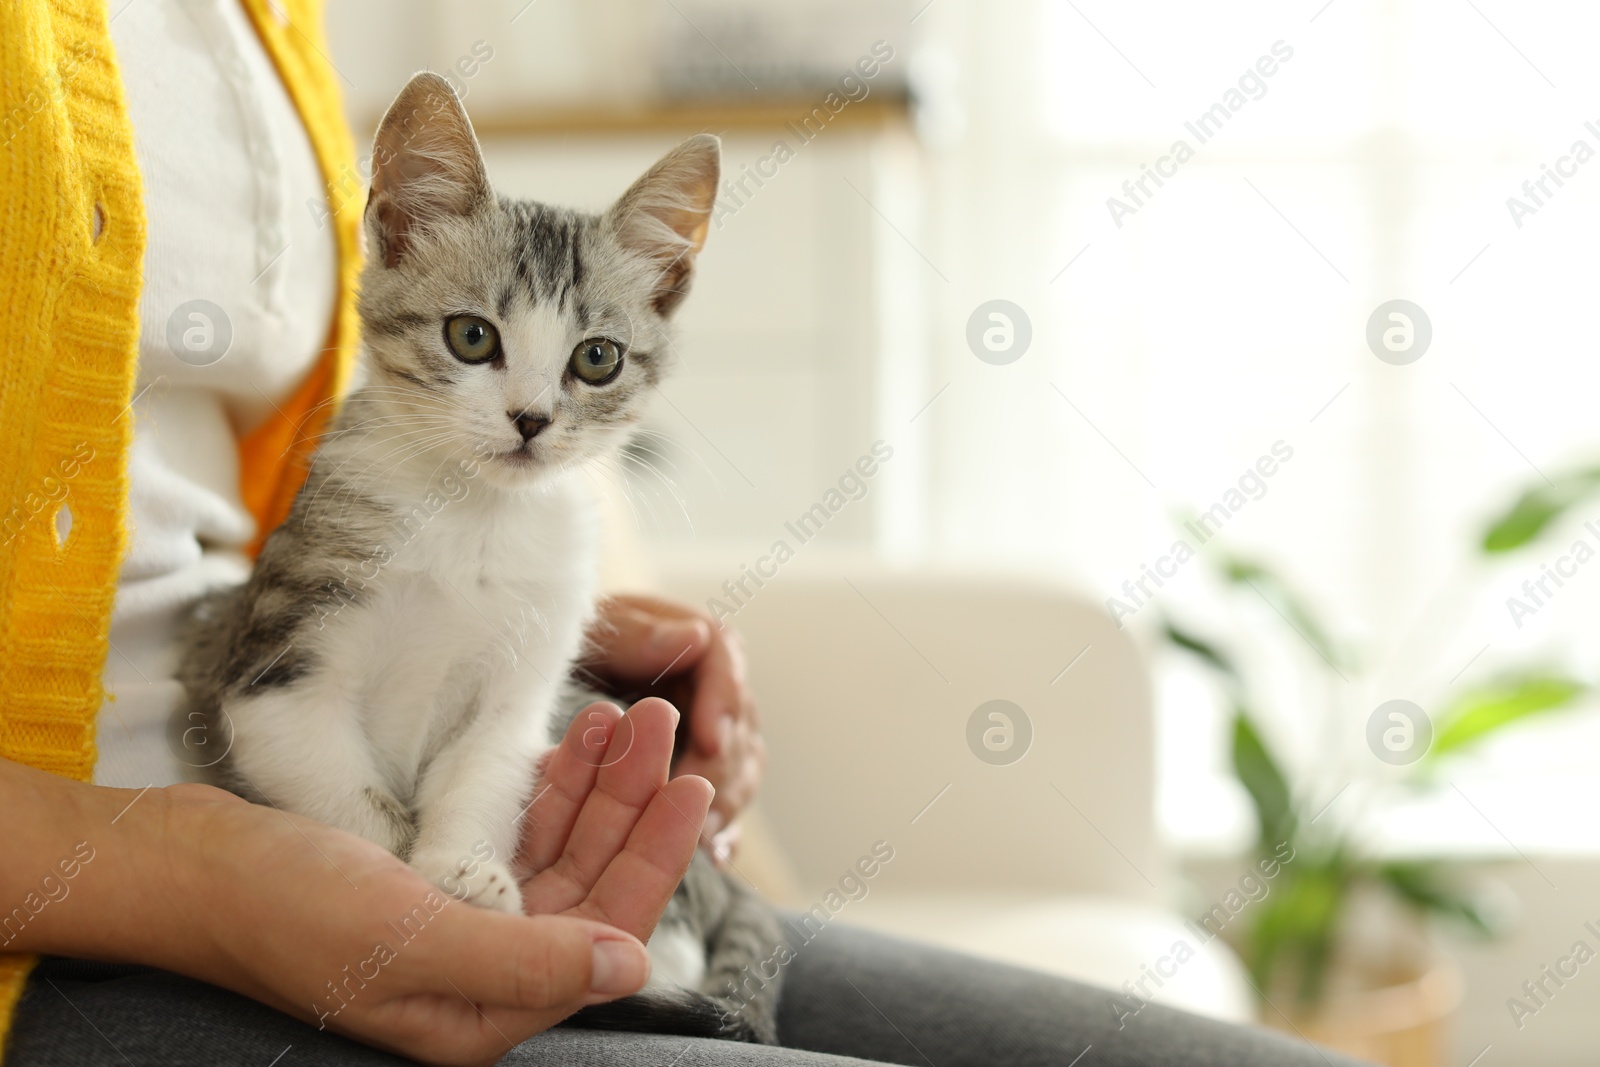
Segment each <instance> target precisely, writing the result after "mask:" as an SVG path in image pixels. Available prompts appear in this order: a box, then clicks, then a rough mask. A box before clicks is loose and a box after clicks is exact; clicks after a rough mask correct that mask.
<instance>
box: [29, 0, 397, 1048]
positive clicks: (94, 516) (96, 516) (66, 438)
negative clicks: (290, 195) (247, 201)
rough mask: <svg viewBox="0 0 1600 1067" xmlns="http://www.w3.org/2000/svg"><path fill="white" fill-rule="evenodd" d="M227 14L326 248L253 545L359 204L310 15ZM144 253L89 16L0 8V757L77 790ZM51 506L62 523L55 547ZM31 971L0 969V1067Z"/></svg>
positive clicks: (349, 255) (256, 499) (127, 149)
mask: <svg viewBox="0 0 1600 1067" xmlns="http://www.w3.org/2000/svg"><path fill="white" fill-rule="evenodd" d="M243 3H244V6H245V9H246V10H247V11H248V12H249V15H250V19H251V21H252V23H253V24H254V26H255V29H256V32H257V34H258V35H259V36H260V38H261V41H262V44H263V45H264V46H265V48H266V50H267V52H268V53H269V54H270V55H271V56H272V59H273V62H274V64H275V65H276V66H277V69H278V73H279V74H280V76H281V77H282V78H283V81H284V84H285V85H286V86H287V87H288V90H289V95H290V97H291V99H292V100H293V101H294V104H295V107H296V108H297V109H298V110H299V112H300V115H301V117H302V119H303V121H304V122H305V126H306V130H307V132H308V134H309V135H310V138H311V143H312V147H313V148H314V150H315V152H316V155H317V160H318V163H319V164H320V166H321V168H322V174H323V178H324V181H325V183H326V185H327V190H328V207H329V210H330V211H331V212H332V214H331V216H329V223H330V224H331V225H333V226H334V228H335V231H336V235H337V240H338V249H339V275H338V278H339V294H338V302H337V304H336V312H335V315H334V321H333V323H332V326H331V328H330V332H329V337H328V341H327V344H326V350H325V351H324V354H323V358H322V359H321V360H320V361H319V362H318V364H317V366H316V369H315V370H314V371H313V372H312V373H311V374H310V375H309V376H308V378H307V380H306V382H305V383H304V384H303V386H302V387H301V388H300V389H299V390H298V392H297V394H296V395H295V397H294V398H293V399H292V400H291V401H289V402H288V403H285V404H283V405H281V411H280V412H279V415H277V416H275V417H274V418H273V419H272V420H271V421H269V422H268V423H267V424H266V425H264V426H263V427H262V428H261V429H260V430H258V431H255V432H254V433H253V434H252V435H251V436H250V437H249V438H248V439H246V440H244V441H241V442H240V457H241V484H242V485H243V487H244V495H245V503H246V505H247V506H248V507H249V508H250V510H251V511H252V513H253V514H254V515H255V516H256V519H257V522H258V528H259V529H260V530H261V531H262V536H263V537H264V536H265V534H266V532H267V531H270V530H271V529H272V528H273V527H274V526H276V525H277V524H278V522H280V521H282V518H283V516H284V515H286V514H287V512H288V508H289V505H290V503H291V502H292V500H293V497H294V493H295V491H296V489H298V487H299V484H300V481H301V479H302V478H303V477H304V467H305V464H304V462H303V461H304V458H305V454H306V452H307V451H308V449H309V441H310V439H311V438H312V437H313V436H314V435H315V433H316V432H317V430H318V428H319V424H320V422H321V420H323V419H325V418H326V416H327V412H328V409H329V405H328V404H326V403H325V401H327V400H328V399H329V398H332V397H337V396H339V395H342V393H343V391H344V387H345V385H346V383H347V382H348V380H349V373H350V368H351V366H352V363H353V359H354V352H355V343H356V317H355V282H356V274H357V272H358V270H359V262H358V258H359V252H358V238H357V235H358V232H359V225H360V216H361V209H362V197H363V195H364V193H365V190H364V188H363V185H364V183H363V182H362V180H361V179H360V177H359V175H358V172H357V170H356V164H355V157H354V153H353V151H352V149H351V143H350V135H349V132H348V130H347V129H346V128H345V125H344V119H343V113H342V111H341V107H340V101H339V86H338V82H337V80H336V75H335V74H334V72H333V70H332V69H331V67H330V65H329V64H328V61H327V59H326V58H325V53H326V52H327V44H326V42H325V41H324V40H323V38H322V0H273V2H269V0H243ZM144 243H145V220H144V208H143V202H142V195H141V187H140V181H139V170H138V165H137V163H136V161H135V158H134V151H133V134H132V130H131V128H130V126H129V121H128V111H127V106H126V102H125V101H124V99H123V92H122V82H121V76H120V74H119V72H118V70H117V64H116V58H115V54H114V51H113V48H112V42H111V33H110V15H109V13H108V12H107V9H106V0H0V294H3V296H4V301H5V303H4V307H0V509H5V510H4V511H0V757H4V758H6V759H11V760H16V761H18V762H20V763H27V764H30V765H32V766H34V767H39V768H42V769H44V770H47V771H52V772H54V773H56V774H61V775H66V776H68V777H71V778H76V779H79V780H84V781H86V780H88V778H89V777H90V775H91V774H92V772H93V769H94V762H95V736H94V726H95V715H96V713H97V712H98V711H99V709H100V706H101V703H102V700H103V698H104V694H103V693H102V691H101V686H100V677H101V671H102V668H103V666H104V664H105V658H106V650H107V638H106V634H107V630H108V627H109V624H110V616H111V603H112V597H113V594H114V593H115V591H116V582H117V571H118V568H119V566H120V564H121V562H122V557H123V554H124V551H125V549H126V547H127V542H128V527H127V518H126V514H127V507H126V502H127V496H128V484H127V481H128V478H127V454H128V447H129V444H130V442H131V440H132V436H133V415H132V411H131V408H130V405H131V403H132V400H133V383H134V377H135V372H136V371H137V368H138V337H139V323H138V304H139V289H140V284H141V277H142V275H141V265H142V259H143V255H144ZM155 388H160V386H159V385H156V386H155ZM62 507H66V508H68V509H69V514H70V518H71V526H70V530H69V532H68V534H67V537H66V539H65V541H64V542H58V538H57V533H56V530H57V522H56V517H57V516H56V513H57V511H58V510H59V509H60V508H62ZM63 525H64V524H63ZM0 862H4V859H3V858H0ZM33 962H34V961H33V959H32V958H31V957H26V956H18V955H4V954H0V1058H3V1057H4V1055H5V1032H6V1029H7V1027H8V1025H9V1021H10V1017H11V1012H12V1009H13V1007H14V1006H15V1004H16V1000H17V997H18V996H19V995H20V994H21V992H22V987H23V984H24V982H25V981H26V978H27V974H28V970H29V968H30V967H31V966H32V964H33Z"/></svg>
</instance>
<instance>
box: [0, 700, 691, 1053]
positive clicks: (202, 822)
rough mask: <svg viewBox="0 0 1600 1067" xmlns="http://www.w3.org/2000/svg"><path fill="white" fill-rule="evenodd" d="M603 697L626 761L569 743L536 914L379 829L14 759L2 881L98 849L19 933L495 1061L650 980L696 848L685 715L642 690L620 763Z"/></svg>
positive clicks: (408, 1045) (26, 941) (4, 780)
mask: <svg viewBox="0 0 1600 1067" xmlns="http://www.w3.org/2000/svg"><path fill="white" fill-rule="evenodd" d="M602 714H603V716H604V717H605V718H607V719H608V720H609V721H610V723H611V729H610V732H609V734H607V735H606V736H605V737H603V738H600V740H602V741H603V742H604V743H603V745H602V746H601V747H600V749H599V753H600V756H599V759H600V762H602V763H604V764H605V766H603V767H602V768H600V769H599V770H598V771H594V772H593V773H592V774H591V773H590V772H589V771H588V770H585V768H586V767H587V766H588V765H587V764H586V763H585V762H584V757H585V756H586V755H587V757H588V758H593V755H592V754H593V752H594V751H595V750H594V749H592V748H590V749H586V748H584V747H583V746H584V743H585V738H584V737H583V736H582V731H583V730H584V729H586V728H588V727H587V726H586V725H585V722H584V717H580V720H579V723H578V724H577V725H575V727H574V731H573V732H572V733H569V735H568V737H567V739H566V740H565V741H564V742H563V744H562V746H561V747H560V749H558V750H557V754H556V756H555V757H554V758H553V759H552V760H551V763H550V767H549V774H548V779H549V781H550V782H551V783H552V785H553V789H552V792H551V793H550V794H548V795H547V797H546V798H545V799H544V800H541V801H539V802H538V803H543V804H545V810H544V813H543V818H544V822H545V825H546V826H547V827H549V826H552V825H563V824H564V825H566V826H567V827H568V832H567V833H566V834H565V835H564V840H563V842H562V844H561V847H560V850H559V853H558V854H556V853H554V852H552V851H551V850H550V849H548V848H547V846H546V844H545V842H544V840H543V839H541V840H540V845H539V847H540V848H545V849H546V851H545V852H544V853H541V855H546V856H548V855H552V854H554V855H557V858H556V859H554V860H553V861H552V862H550V863H548V864H547V865H546V866H545V867H544V868H543V870H541V872H540V873H538V874H536V875H535V876H534V877H533V878H532V879H531V880H530V881H529V883H528V886H527V890H528V899H529V900H530V902H532V907H533V910H537V911H539V912H540V914H537V915H533V916H530V917H521V916H513V915H506V914H504V913H501V912H494V911H489V910H484V909H479V908H474V907H472V906H471V905H467V904H463V903H458V902H456V901H454V900H451V899H450V898H449V896H448V894H446V893H445V892H443V891H441V890H440V889H438V888H436V887H434V886H433V885H431V884H429V883H428V882H426V881H424V880H423V879H422V878H421V877H419V876H418V875H417V874H416V873H415V872H413V871H412V870H411V868H409V867H407V866H406V865H405V864H404V863H402V862H401V861H400V860H398V859H396V858H395V857H394V856H392V855H390V854H389V853H387V852H385V851H384V850H383V849H381V848H379V847H378V846H376V845H373V844H371V843H369V842H367V841H363V840H361V839H360V838H357V837H354V836H352V835H349V834H345V833H342V832H340V831H338V830H334V829H332V828H331V827H327V826H324V825H322V824H320V823H317V822H313V821H311V820H309V819H303V818H300V817H298V816H293V815H288V814H285V813H283V812H279V811H275V810H273V809H270V808H264V807H259V806H257V805H253V804H247V803H245V802H244V801H242V800H240V799H238V798H237V797H234V796H232V795H231V794H228V793H224V792H222V791H220V790H216V789H212V788H210V787H208V786H175V787H172V788H170V789H152V790H149V791H147V792H146V793H143V794H141V793H139V792H137V791H133V790H111V789H97V788H95V787H92V786H85V785H82V784H80V783H76V782H68V781H65V780H63V779H59V778H55V777H54V776H51V775H47V774H43V773H41V772H38V771H33V770H31V769H29V768H25V767H21V766H19V765H17V764H12V763H8V762H6V761H3V760H0V801H4V803H3V804H0V807H3V808H4V810H6V811H8V812H12V813H14V814H15V815H17V816H19V817H18V818H13V819H8V820H6V822H7V823H8V824H12V825H11V828H10V829H9V830H6V829H0V844H4V845H7V846H13V845H14V846H15V847H14V848H12V847H7V848H6V850H5V854H6V855H7V857H8V858H7V862H6V865H5V866H6V868H7V871H6V873H5V874H4V875H0V883H3V884H0V888H4V889H6V890H8V891H13V890H14V891H15V892H16V895H17V897H18V899H22V893H25V892H27V891H28V887H29V886H30V885H31V883H33V882H37V881H38V880H39V879H40V878H41V877H42V876H43V875H45V874H46V873H47V872H48V871H50V870H51V865H52V864H53V863H54V862H55V857H56V855H57V853H60V854H61V855H63V856H67V855H71V854H72V853H73V848H74V845H75V843H76V842H78V841H86V842H88V844H89V846H90V848H91V849H92V850H93V858H92V859H91V860H90V861H89V862H87V863H81V864H80V866H79V867H78V869H77V870H76V873H75V875H74V877H73V878H72V879H71V881H70V882H69V883H66V884H67V885H68V887H69V891H68V892H67V894H66V895H64V896H61V897H60V899H59V900H58V901H53V902H51V903H49V904H48V905H47V906H45V907H43V908H42V909H41V910H40V911H39V912H38V914H37V916H36V917H35V918H34V919H33V921H31V922H30V923H29V924H28V925H26V926H25V927H24V928H23V930H22V936H21V937H18V938H16V939H15V940H14V941H13V942H11V943H9V944H7V945H6V946H5V949H6V950H7V951H35V952H47V953H59V954H62V955H69V956H76V957H81V958H88V959H109V960H121V961H127V962H134V963H144V964H149V965H152V966H158V967H164V968H166V969H168V970H173V971H177V972H180V973H183V974H187V975H190V976H192V977H195V978H199V979H202V980H204V981H208V982H211V983H213V984H215V985H220V986H224V987H226V988H229V989H233V990H235V991H237V992H240V993H243V994H245V995H247V996H250V997H253V998H255V999H256V1000H259V1001H261V1002H263V1003H265V1004H269V1005H271V1006H272V1007H275V1008H277V1009H279V1010H281V1011H284V1012H286V1013H288V1014H290V1015H294V1016H296V1017H298V1018H301V1019H304V1020H306V1021H307V1022H309V1023H311V1024H312V1025H316V1026H325V1027H328V1028H330V1029H333V1030H337V1031H339V1032H342V1033H345V1034H348V1035H350V1036H352V1037H354V1038H357V1039H358V1040H361V1041H364V1042H367V1043H369V1044H373V1045H378V1046H380V1047H383V1048H387V1049H390V1050H392V1051H395V1052H398V1053H401V1054H403V1055H406V1056H410V1057H413V1058H417V1059H422V1060H425V1061H428V1062H433V1063H451V1064H454V1063H492V1062H494V1061H496V1060H498V1059H499V1058H500V1057H501V1056H502V1055H504V1053H505V1052H506V1051H507V1050H508V1049H509V1048H510V1047H512V1046H513V1045H514V1044H516V1043H517V1042H519V1041H521V1040H523V1039H524V1038H526V1037H528V1036H530V1035H532V1034H535V1033H538V1032H539V1031H541V1030H544V1029H546V1028H548V1027H550V1026H553V1025H555V1024H556V1023H557V1022H559V1021H561V1020H562V1019H563V1018H565V1017H566V1016H568V1015H570V1014H571V1013H572V1012H574V1011H576V1010H577V1009H579V1008H581V1007H583V1006H585V1005H588V1004H595V1003H599V1002H602V1001H606V1000H611V999H614V998H616V997H619V996H623V995H625V994H628V993H632V992H636V991H637V990H638V989H639V988H640V987H641V986H643V984H644V982H645V980H646V979H647V978H648V976H649V973H650V964H649V957H648V956H647V955H646V953H645V950H644V946H643V945H642V944H641V941H642V939H643V938H645V937H648V936H649V933H650V931H651V930H652V929H653V928H654V925H655V922H656V920H657V919H658V918H659V917H660V915H661V911H662V909H663V908H664V907H665V906H666V903H667V901H668V899H669V898H670V897H671V895H672V892H673V890H674V889H675V888H676V886H677V884H678V880H679V878H680V877H681V876H682V873H683V871H684V869H685V868H686V867H687V866H688V863H689V860H690V858H691V857H692V856H693V854H694V846H695V841H696V839H697V837H698V835H699V831H700V823H701V820H702V819H703V817H704V814H705V811H706V809H707V806H708V805H709V802H710V792H711V790H710V787H709V785H708V784H707V783H706V782H705V781H703V780H701V779H698V778H678V779H676V780H674V781H672V782H671V783H666V774H667V765H668V759H669V756H670V751H671V735H672V728H673V724H674V723H675V721H676V718H675V713H674V712H673V711H672V709H671V708H670V707H668V706H667V705H665V704H664V703H662V702H660V701H651V702H648V703H646V704H644V705H641V707H640V708H638V709H636V711H635V715H636V716H637V719H635V720H634V722H633V724H632V726H631V727H630V728H629V729H628V730H626V731H625V733H626V734H627V736H629V737H631V738H632V747H631V750H630V751H629V753H628V754H627V755H625V756H622V757H621V758H614V759H611V758H608V756H607V753H610V752H611V747H612V743H613V741H615V740H616V739H617V737H618V736H619V735H618V731H617V728H616V722H617V718H618V716H617V715H616V713H615V709H603V711H602ZM623 721H627V720H623ZM587 740H588V742H589V743H590V744H593V743H594V742H595V741H596V737H595V736H594V735H593V734H591V735H590V737H589V738H588V739H587ZM575 760H576V762H577V763H578V764H581V765H582V766H574V761H575ZM558 798H559V800H558ZM130 805H131V806H130ZM19 824H21V825H25V826H26V827H27V828H26V829H23V830H20V831H19V830H18V829H17V826H18V825H19ZM24 859H26V860H30V861H32V860H37V861H38V863H37V864H36V865H37V866H38V867H39V868H40V869H39V870H38V871H33V870H31V869H29V870H26V871H25V870H23V869H22V868H23V864H22V863H21V860H24ZM54 877H55V878H56V881H57V883H58V884H59V882H60V876H59V874H58V875H56V876H54ZM12 882H15V883H16V884H15V885H12V884H11V883H12ZM5 899H8V900H9V899H11V894H10V892H8V895H7V897H6V898H5Z"/></svg>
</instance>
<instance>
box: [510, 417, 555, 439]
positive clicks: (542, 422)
mask: <svg viewBox="0 0 1600 1067" xmlns="http://www.w3.org/2000/svg"><path fill="white" fill-rule="evenodd" d="M506 415H507V416H508V417H510V419H511V421H512V423H513V424H514V425H515V426H516V427H517V432H518V433H520V434H521V435H522V439H523V440H524V441H531V440H533V439H534V438H535V437H538V436H539V432H540V431H541V430H543V429H544V428H545V427H546V426H549V425H550V416H548V415H537V414H531V413H529V412H526V411H508V412H506Z"/></svg>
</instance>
